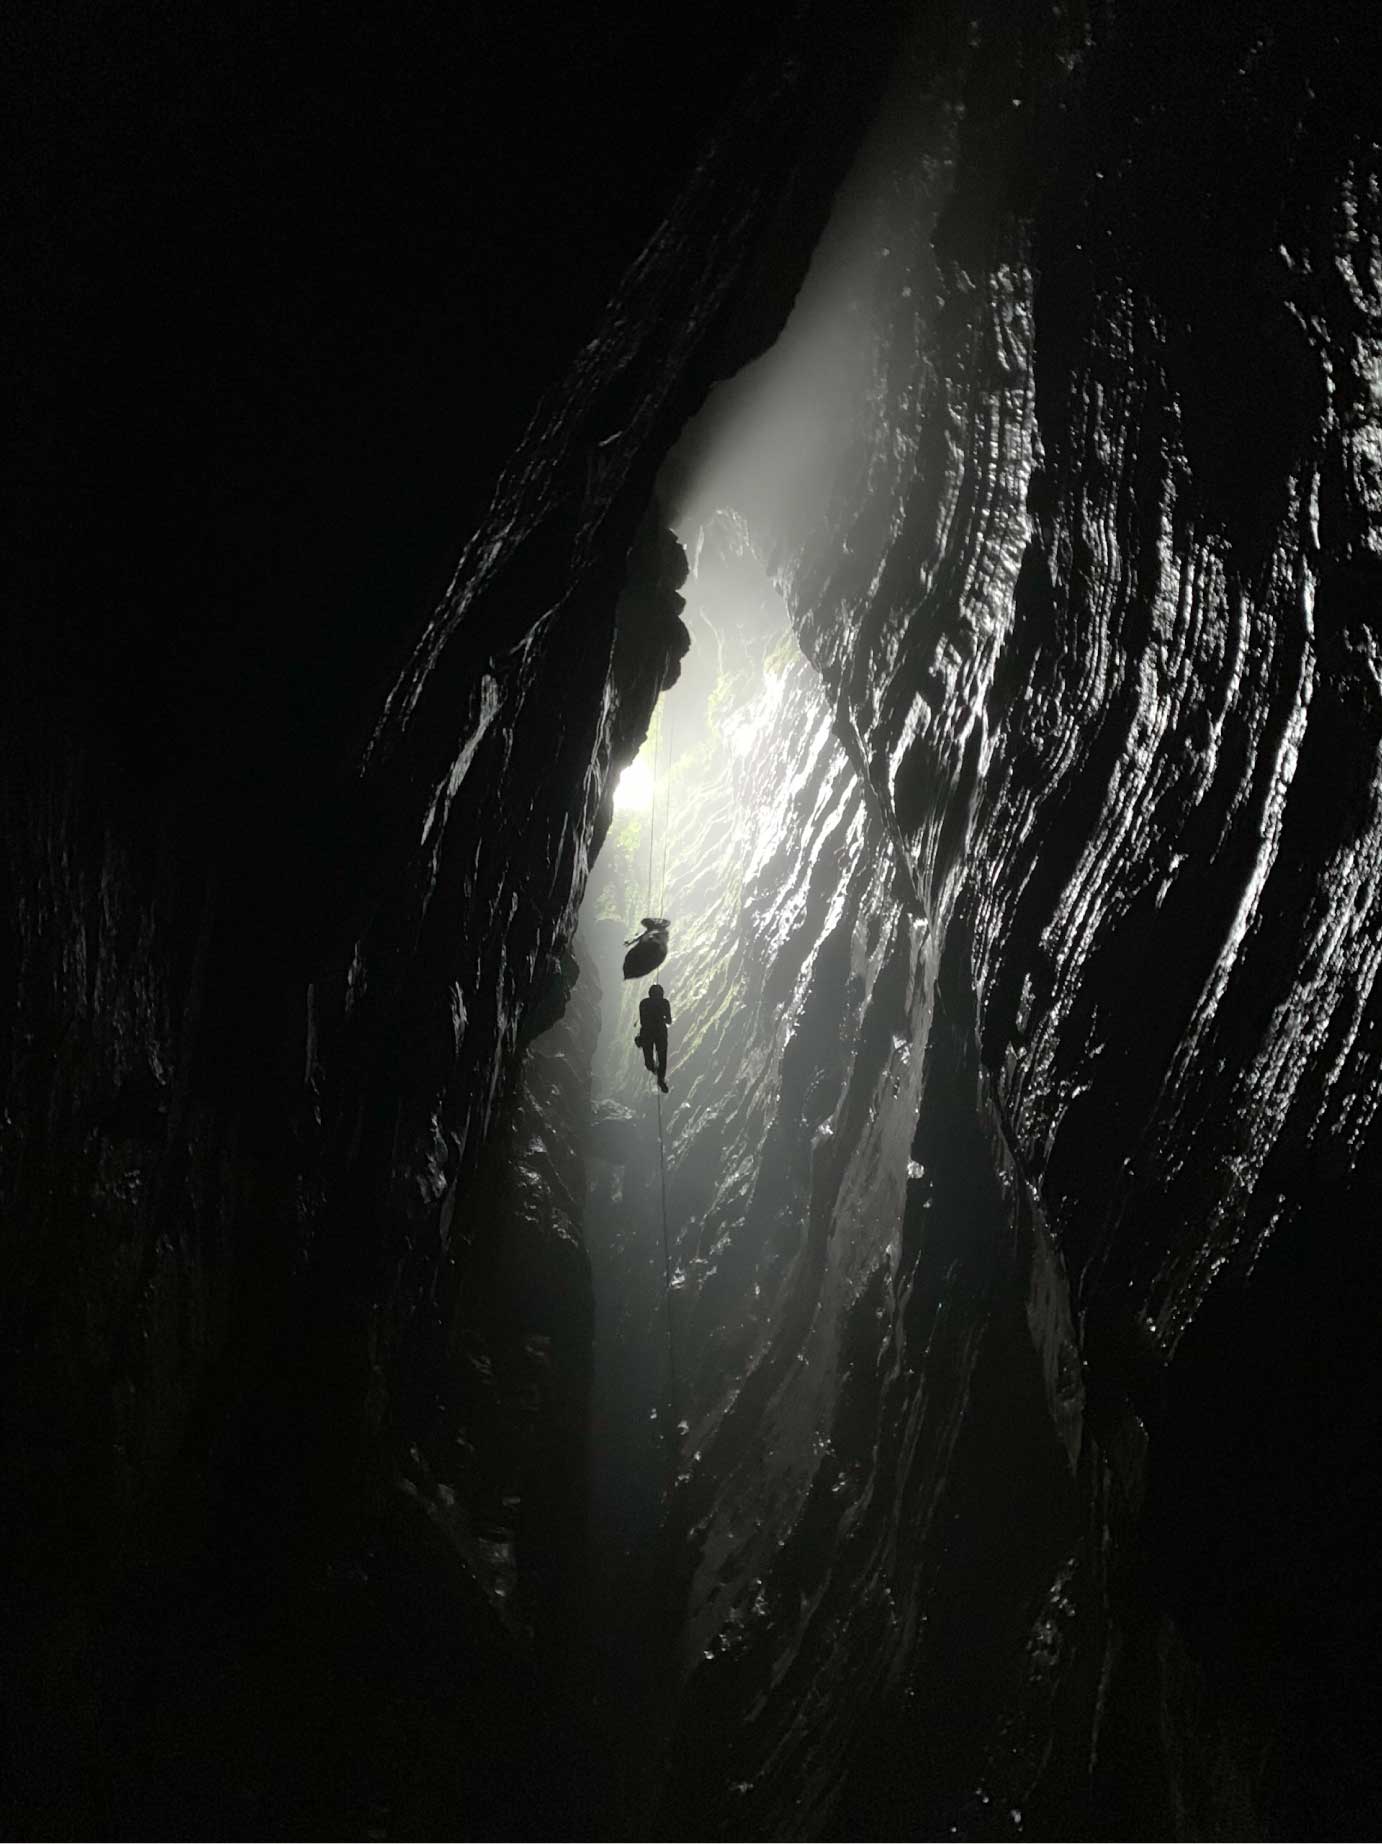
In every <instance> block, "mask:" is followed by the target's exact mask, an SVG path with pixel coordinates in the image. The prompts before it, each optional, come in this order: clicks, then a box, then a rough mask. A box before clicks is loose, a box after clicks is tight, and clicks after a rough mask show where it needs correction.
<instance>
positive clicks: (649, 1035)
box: [633, 986, 672, 1095]
mask: <svg viewBox="0 0 1382 1844" xmlns="http://www.w3.org/2000/svg"><path fill="white" fill-rule="evenodd" d="M671 1022H672V1008H671V1006H670V1005H669V1004H668V1003H667V995H666V994H665V993H664V992H663V990H662V988H661V987H660V986H650V987H649V988H648V996H647V998H646V999H640V1000H639V1001H638V1036H637V1037H635V1038H634V1040H633V1041H634V1042H635V1043H636V1044H637V1045H638V1047H639V1049H640V1050H641V1051H642V1052H643V1061H644V1063H645V1064H646V1066H647V1068H648V1070H649V1071H650V1072H651V1074H653V1075H655V1076H656V1077H657V1086H658V1087H659V1088H660V1089H661V1090H662V1092H663V1094H664V1095H665V1094H666V1093H667V1027H668V1025H669V1024H670V1023H671ZM654 1057H656V1059H657V1061H656V1064H654V1061H653V1059H654Z"/></svg>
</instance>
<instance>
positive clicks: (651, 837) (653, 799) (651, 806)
mask: <svg viewBox="0 0 1382 1844" xmlns="http://www.w3.org/2000/svg"><path fill="white" fill-rule="evenodd" d="M661 740H662V737H661V731H660V729H659V734H658V735H657V736H655V737H654V738H653V791H652V794H651V796H650V798H649V801H648V895H647V898H646V899H645V900H646V909H647V914H648V915H651V914H652V913H653V846H654V845H655V844H656V842H657V746H658V743H659V742H660V741H661ZM666 855H667V854H666V853H665V852H664V853H663V857H664V859H665V858H666Z"/></svg>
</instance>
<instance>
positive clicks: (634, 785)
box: [614, 755, 653, 813]
mask: <svg viewBox="0 0 1382 1844" xmlns="http://www.w3.org/2000/svg"><path fill="white" fill-rule="evenodd" d="M652 799H653V765H652V762H651V760H650V759H648V758H647V757H646V756H642V755H640V756H638V757H637V758H636V759H635V760H634V761H632V762H630V763H629V765H628V767H627V768H626V769H625V770H624V772H623V774H622V775H620V777H619V779H618V781H616V782H615V784H614V811H615V812H616V813H646V812H647V810H648V808H649V807H650V806H651V805H652Z"/></svg>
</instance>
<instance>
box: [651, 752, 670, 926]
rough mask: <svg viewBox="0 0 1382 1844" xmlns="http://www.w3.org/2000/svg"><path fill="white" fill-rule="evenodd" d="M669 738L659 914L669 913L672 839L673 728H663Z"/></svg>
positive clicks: (664, 773) (664, 772) (664, 777)
mask: <svg viewBox="0 0 1382 1844" xmlns="http://www.w3.org/2000/svg"><path fill="white" fill-rule="evenodd" d="M663 728H664V731H665V733H666V737H667V748H666V751H665V752H664V755H663V761H662V783H663V786H664V788H665V789H666V793H665V794H664V795H663V797H662V895H661V896H660V897H659V898H658V903H657V913H658V914H659V915H660V916H665V915H666V913H667V847H668V844H669V843H670V842H671V837H672V727H671V725H670V724H666V725H664V726H663ZM653 798H654V800H656V798H657V789H656V788H654V789H653Z"/></svg>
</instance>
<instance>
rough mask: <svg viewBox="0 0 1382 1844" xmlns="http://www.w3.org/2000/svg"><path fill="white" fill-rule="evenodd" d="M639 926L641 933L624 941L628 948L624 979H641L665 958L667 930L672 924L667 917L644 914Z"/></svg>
mask: <svg viewBox="0 0 1382 1844" xmlns="http://www.w3.org/2000/svg"><path fill="white" fill-rule="evenodd" d="M639 926H640V927H641V928H642V930H643V933H642V934H641V935H635V936H634V937H633V939H632V941H626V942H625V943H624V946H625V947H626V948H627V949H628V953H627V954H626V955H625V956H624V978H625V979H626V980H641V979H642V977H643V975H644V974H645V973H651V972H652V970H653V968H654V967H660V966H661V965H662V963H663V961H664V960H666V958H667V931H668V929H669V928H670V927H671V926H672V924H671V922H670V921H669V920H668V919H667V917H666V916H644V917H643V918H642V919H641V921H640V923H639Z"/></svg>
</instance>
